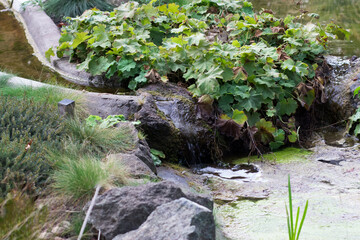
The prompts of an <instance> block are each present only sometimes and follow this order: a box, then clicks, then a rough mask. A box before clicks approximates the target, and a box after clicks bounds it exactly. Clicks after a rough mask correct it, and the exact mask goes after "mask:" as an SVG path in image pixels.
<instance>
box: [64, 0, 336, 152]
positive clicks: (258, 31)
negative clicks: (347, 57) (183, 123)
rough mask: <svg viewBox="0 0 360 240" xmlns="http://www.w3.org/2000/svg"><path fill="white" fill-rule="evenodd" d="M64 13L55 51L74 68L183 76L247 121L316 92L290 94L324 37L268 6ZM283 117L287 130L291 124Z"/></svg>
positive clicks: (286, 111) (129, 80) (137, 79)
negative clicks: (278, 15)
mask: <svg viewBox="0 0 360 240" xmlns="http://www.w3.org/2000/svg"><path fill="white" fill-rule="evenodd" d="M68 21H69V25H68V26H66V27H64V28H63V30H62V37H61V39H60V42H59V43H60V46H59V47H58V48H57V56H58V57H63V56H64V55H67V56H70V59H71V61H76V62H78V63H79V65H78V68H79V69H80V70H86V71H88V72H90V73H91V74H93V75H100V74H101V75H104V76H106V77H107V78H108V79H110V80H109V81H114V79H117V81H121V82H123V83H126V84H128V87H129V88H130V89H133V90H134V89H136V88H138V87H140V86H141V85H143V84H145V83H147V82H149V81H151V82H156V81H159V79H161V78H163V79H169V80H170V81H186V82H188V83H189V84H190V87H189V91H190V92H191V93H192V94H193V96H195V97H201V96H204V95H208V96H210V97H211V98H213V99H215V100H217V102H218V106H219V107H220V108H221V110H222V111H223V113H224V114H226V115H228V116H233V114H234V113H235V115H237V112H243V113H244V114H245V115H246V119H247V120H245V121H246V123H247V126H249V127H253V126H255V125H256V123H257V122H259V121H260V119H261V118H264V119H265V120H266V121H271V122H275V120H276V119H277V118H278V119H279V118H280V119H282V118H285V119H286V118H287V117H288V116H292V115H293V114H294V113H295V112H296V110H297V108H298V106H299V104H298V103H299V102H300V105H304V104H305V103H306V106H305V107H306V109H309V108H310V106H311V104H312V103H313V100H314V98H315V97H316V96H314V97H313V98H311V96H312V95H311V94H307V93H302V95H301V94H295V93H296V92H297V91H298V90H297V89H296V87H297V86H298V85H299V84H300V83H306V82H311V81H312V80H313V79H314V77H315V70H316V68H317V66H318V64H317V63H319V64H320V63H321V60H319V59H318V58H317V56H319V55H321V54H324V53H325V48H326V43H327V39H328V35H327V33H326V31H325V29H323V28H322V27H321V26H320V25H314V24H312V23H308V24H305V25H304V24H301V23H299V22H296V20H295V18H294V17H290V16H288V17H286V18H285V19H280V18H276V17H275V16H274V15H273V14H271V13H269V12H268V11H263V12H260V13H258V14H255V13H254V10H253V8H252V4H251V3H249V2H247V1H244V0H236V1H230V0H224V1H216V0H197V1H193V2H191V3H189V4H188V5H185V6H183V7H180V6H178V5H176V4H173V3H171V4H166V5H160V6H153V5H152V2H150V3H149V4H146V5H139V4H138V3H137V2H128V3H125V4H123V5H121V6H119V7H118V8H116V9H114V11H113V12H101V11H98V10H91V11H88V12H86V13H85V14H83V15H82V16H80V17H77V18H73V19H68ZM326 29H330V30H331V29H333V30H334V29H338V27H336V26H335V25H329V26H328V27H327V28H326ZM332 33H335V34H337V33H338V31H335V30H334V31H332ZM318 61H319V62H318ZM296 95H301V96H302V97H299V98H297V97H295V96H296ZM304 96H305V97H308V99H304ZM236 111H237V112H236ZM235 118H236V119H237V116H236V117H235ZM243 119H245V117H243V118H241V119H240V122H242V121H243ZM241 125H243V124H240V126H241ZM283 125H284V126H285V127H284V128H286V129H284V130H285V134H286V135H288V134H290V131H293V130H294V128H295V126H293V127H292V126H290V125H291V123H289V122H285V121H283ZM245 126H246V125H245ZM286 126H287V127H286ZM241 127H243V126H241ZM272 133H274V132H272ZM272 133H271V134H272ZM266 134H267V133H266ZM267 135H268V136H267V137H266V136H265V137H264V136H262V137H261V139H262V140H263V141H262V142H263V143H264V144H269V143H270V142H272V141H273V139H274V136H270V135H269V134H267ZM291 135H292V134H291ZM286 139H289V138H284V141H285V140H286ZM290 139H291V141H292V140H293V137H290ZM290 139H289V140H290ZM295 141H296V140H295ZM278 142H280V141H278ZM272 145H273V146H272V147H276V146H275V144H272Z"/></svg>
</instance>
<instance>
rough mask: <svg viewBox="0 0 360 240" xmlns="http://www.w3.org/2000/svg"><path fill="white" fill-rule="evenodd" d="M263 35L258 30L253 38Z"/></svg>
mask: <svg viewBox="0 0 360 240" xmlns="http://www.w3.org/2000/svg"><path fill="white" fill-rule="evenodd" d="M262 34H263V32H262V31H261V30H259V29H257V30H256V31H255V37H260V36H261V35H262Z"/></svg>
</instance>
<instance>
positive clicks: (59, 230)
mask: <svg viewBox="0 0 360 240" xmlns="http://www.w3.org/2000/svg"><path fill="white" fill-rule="evenodd" d="M70 226H71V224H70V222H68V221H62V222H61V223H59V224H58V225H56V226H55V227H53V228H52V230H51V233H53V234H55V235H61V234H63V233H64V232H66V231H67V230H69V229H70Z"/></svg>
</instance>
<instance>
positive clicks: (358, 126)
mask: <svg viewBox="0 0 360 240" xmlns="http://www.w3.org/2000/svg"><path fill="white" fill-rule="evenodd" d="M359 91H360V87H357V88H356V89H355V91H354V97H356V96H357V97H358V98H360V94H359ZM347 128H348V131H349V132H352V133H353V134H354V135H355V136H358V135H359V134H360V107H358V108H357V109H356V111H355V113H354V114H353V115H352V116H351V117H350V118H349V124H348V127H347Z"/></svg>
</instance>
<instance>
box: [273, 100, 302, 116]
mask: <svg viewBox="0 0 360 240" xmlns="http://www.w3.org/2000/svg"><path fill="white" fill-rule="evenodd" d="M297 107H298V104H297V102H296V101H295V100H294V99H292V98H288V99H283V100H281V101H280V102H278V104H277V105H276V112H277V114H278V115H279V116H283V115H285V114H286V115H288V116H290V115H291V114H293V113H295V112H296V109H297Z"/></svg>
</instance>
